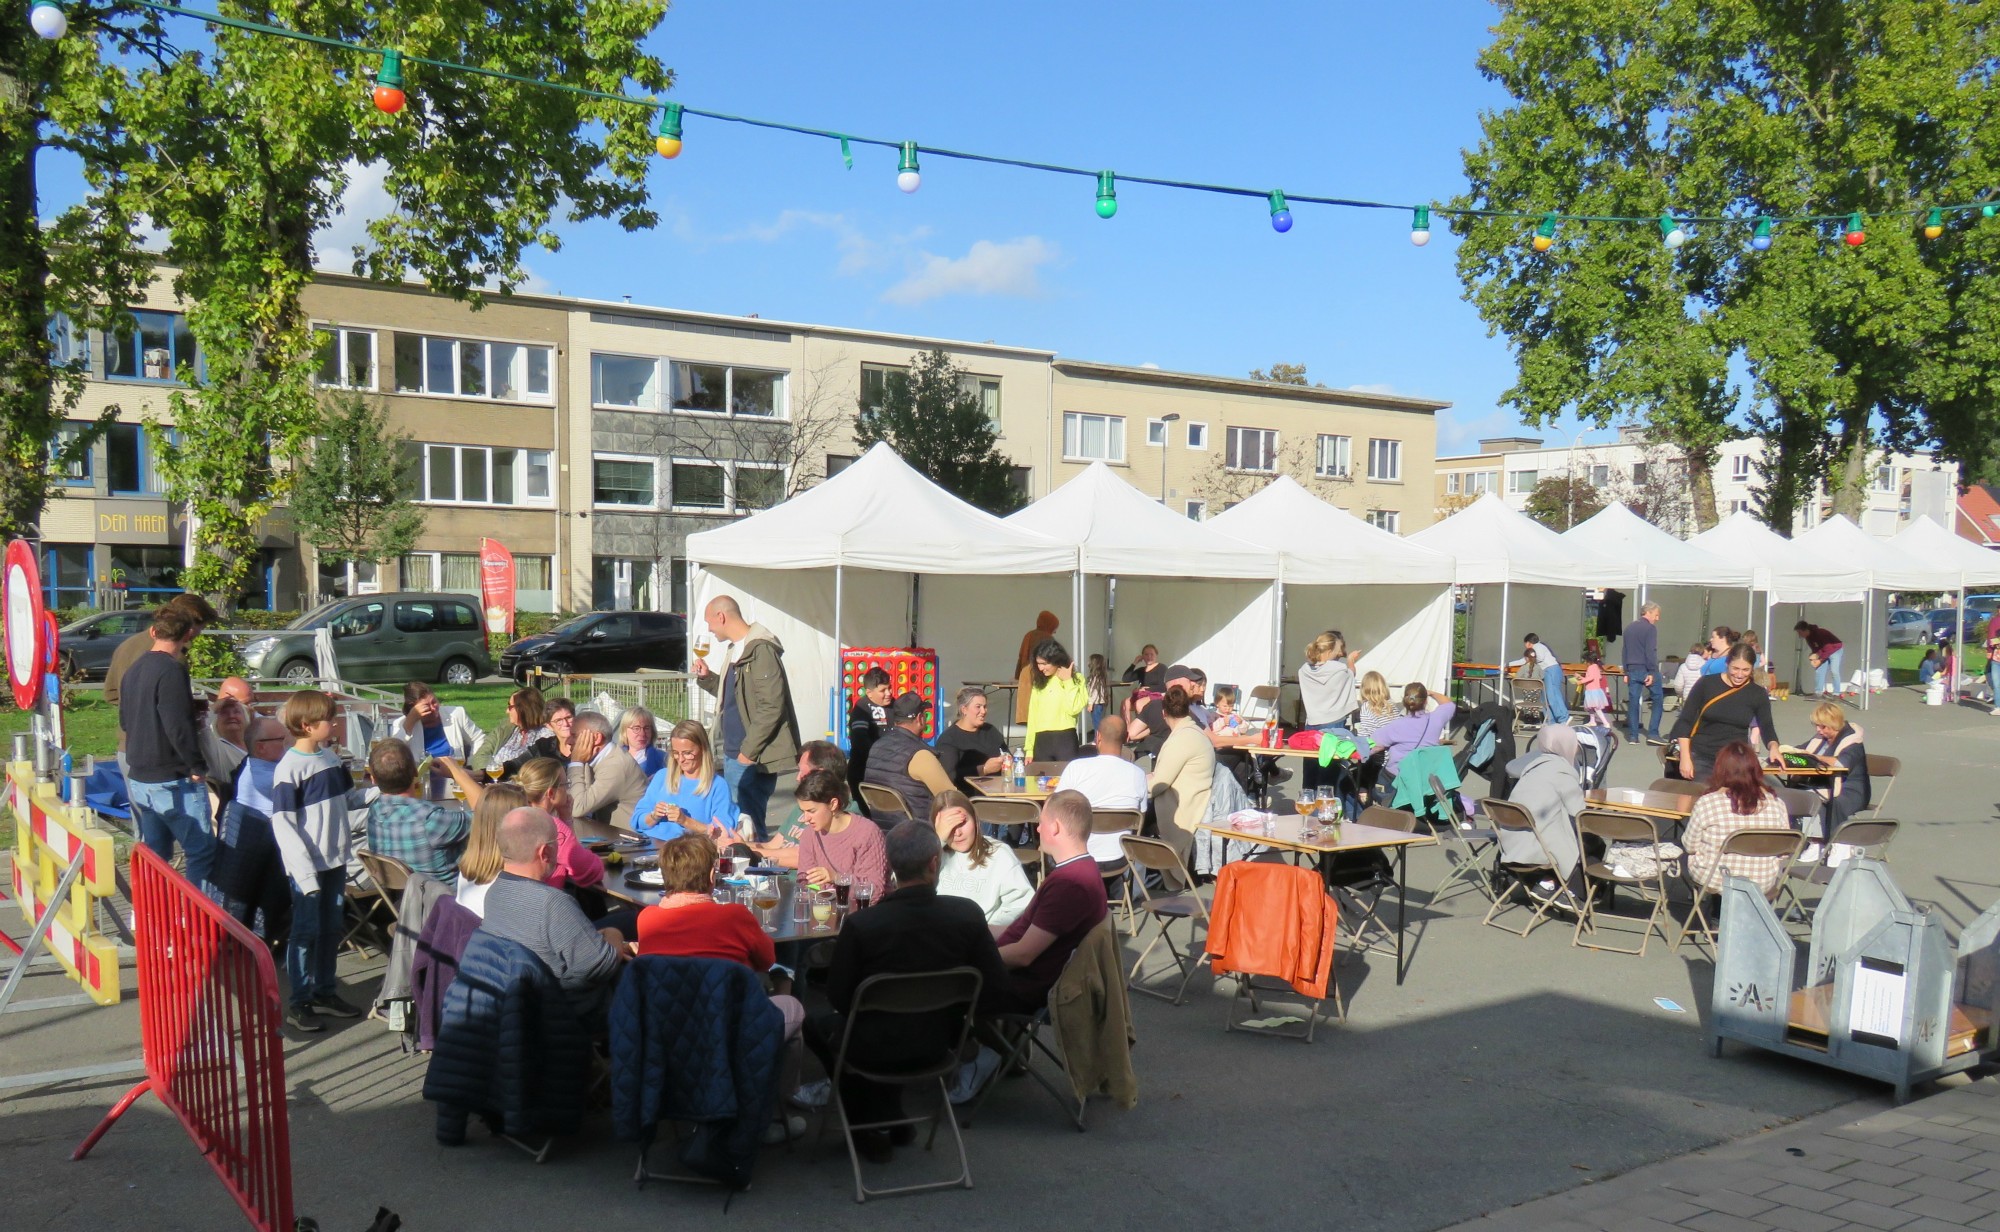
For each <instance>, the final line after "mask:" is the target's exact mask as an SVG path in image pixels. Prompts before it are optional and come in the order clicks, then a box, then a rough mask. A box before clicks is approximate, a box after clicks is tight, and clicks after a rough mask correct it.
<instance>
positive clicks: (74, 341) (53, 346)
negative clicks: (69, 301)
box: [49, 312, 90, 372]
mask: <svg viewBox="0 0 2000 1232" xmlns="http://www.w3.org/2000/svg"><path fill="white" fill-rule="evenodd" d="M49 362H50V363H52V364H54V365H56V366H57V367H59V368H60V367H63V366H65V365H67V364H75V365H77V366H78V367H79V368H81V369H83V370H84V371H85V372H88V371H89V370H90V335H89V334H88V333H86V332H85V331H83V330H81V329H78V328H77V327H76V322H74V321H72V320H70V319H69V314H68V313H67V312H58V313H55V314H53V315H52V316H50V317H49Z"/></svg>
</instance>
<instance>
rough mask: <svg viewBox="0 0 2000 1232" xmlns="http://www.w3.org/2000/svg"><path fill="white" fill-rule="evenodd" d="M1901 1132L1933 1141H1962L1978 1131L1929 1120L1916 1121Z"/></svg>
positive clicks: (1973, 1135) (1975, 1134)
mask: <svg viewBox="0 0 2000 1232" xmlns="http://www.w3.org/2000/svg"><path fill="white" fill-rule="evenodd" d="M1903 1132H1904V1133H1907V1134H1914V1135H1915V1136H1917V1137H1919V1138H1929V1139H1930V1140H1931V1141H1933V1142H1964V1141H1965V1140H1966V1139H1967V1138H1971V1137H1975V1136H1977V1132H1978V1131H1976V1130H1970V1129H1960V1128H1958V1127H1957V1126H1955V1125H1937V1124H1933V1123H1932V1122H1930V1121H1918V1122H1917V1123H1916V1124H1914V1125H1910V1126H1906V1127H1905V1128H1904V1130H1903Z"/></svg>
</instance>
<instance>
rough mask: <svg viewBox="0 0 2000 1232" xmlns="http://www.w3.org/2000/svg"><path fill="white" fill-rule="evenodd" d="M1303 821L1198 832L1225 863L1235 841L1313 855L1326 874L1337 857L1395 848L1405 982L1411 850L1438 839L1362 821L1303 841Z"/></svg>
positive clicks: (1282, 819) (1399, 957)
mask: <svg viewBox="0 0 2000 1232" xmlns="http://www.w3.org/2000/svg"><path fill="white" fill-rule="evenodd" d="M1302 824H1303V819H1302V818H1300V817H1298V816H1297V815H1296V814H1294V815H1293V816H1290V817H1286V816H1283V815H1278V816H1277V818H1276V824H1275V825H1273V826H1272V827H1271V829H1272V833H1270V834H1252V833H1250V832H1249V831H1247V830H1238V829H1235V828H1233V827H1230V826H1212V825H1210V824H1208V823H1207V822H1202V823H1201V824H1200V825H1199V826H1197V827H1196V829H1200V830H1206V831H1208V832H1209V833H1210V834H1213V835H1215V836H1216V838H1217V839H1219V840H1220V841H1221V843H1222V860H1223V862H1224V863H1228V860H1229V843H1230V841H1231V840H1232V839H1233V840H1235V841H1237V842H1240V843H1246V844H1252V845H1262V846H1265V847H1273V848H1276V849H1277V850H1279V851H1289V852H1291V853H1292V854H1293V855H1295V856H1303V855H1310V856H1312V857H1314V859H1315V861H1316V862H1317V863H1318V864H1319V867H1320V872H1321V874H1322V875H1324V874H1325V872H1326V869H1327V861H1328V860H1329V859H1330V858H1331V857H1333V856H1336V855H1339V854H1341V853H1343V852H1349V851H1380V850H1384V849H1392V850H1393V851H1394V852H1395V855H1396V983H1397V984H1399V985H1400V984H1401V983H1402V982H1403V931H1404V917H1405V914H1406V912H1407V907H1408V899H1409V891H1410V878H1409V865H1410V848H1412V847H1434V846H1436V845H1437V839H1435V838H1433V837H1432V836H1430V835H1428V834H1413V833H1407V832H1405V831H1402V830H1385V829H1383V828H1381V827H1380V826H1364V825H1362V824H1360V823H1359V822H1353V821H1343V822H1341V823H1340V838H1339V839H1338V840H1337V841H1335V840H1333V839H1331V838H1329V837H1327V836H1326V835H1325V834H1324V832H1322V834H1321V837H1319V838H1316V839H1302V838H1300V837H1299V829H1300V826H1301V825H1302Z"/></svg>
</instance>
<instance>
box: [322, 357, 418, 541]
mask: <svg viewBox="0 0 2000 1232" xmlns="http://www.w3.org/2000/svg"><path fill="white" fill-rule="evenodd" d="M409 443H410V438H409V436H408V435H407V434H404V433H400V432H397V431H395V430H394V429H392V428H391V427H390V426H389V413H388V411H387V409H386V408H384V407H383V406H382V405H381V404H380V403H378V402H375V401H373V400H372V399H369V398H367V397H364V396H362V395H361V394H358V393H349V392H342V393H338V394H334V395H332V396H331V397H329V398H328V399H327V405H326V411H325V417H324V419H323V420H322V421H321V425H320V429H319V431H318V433H317V434H316V435H315V436H314V439H313V442H312V447H311V449H310V451H309V452H308V454H307V456H306V457H305V458H303V459H302V460H301V462H300V466H299V473H298V475H297V477H296V478H295V479H294V480H293V481H292V495H291V509H292V521H293V522H294V523H295V524H296V525H297V526H298V528H299V537H300V538H301V539H304V540H305V541H306V542H308V543H310V544H312V545H313V547H314V548H315V549H316V550H317V551H318V553H319V558H320V560H321V561H323V562H326V563H329V564H336V565H344V564H347V563H349V562H352V561H361V562H364V563H371V564H381V563H382V562H383V561H387V560H393V559H395V558H396V557H398V556H401V555H402V554H403V553H405V552H407V551H409V550H410V548H411V547H412V546H413V545H415V543H416V541H417V536H418V535H421V534H422V533H423V530H424V510H423V508H422V507H421V506H419V505H417V504H415V503H413V502H412V501H411V500H410V495H409V488H410V485H409V483H408V482H407V476H406V475H405V474H404V470H405V467H406V465H407V462H408V458H407V455H406V454H405V451H404V446H406V445H408V444H409Z"/></svg>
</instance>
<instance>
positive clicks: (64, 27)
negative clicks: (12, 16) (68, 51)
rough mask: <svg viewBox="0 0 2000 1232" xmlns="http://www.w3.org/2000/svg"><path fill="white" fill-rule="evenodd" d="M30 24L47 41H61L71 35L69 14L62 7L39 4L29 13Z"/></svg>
mask: <svg viewBox="0 0 2000 1232" xmlns="http://www.w3.org/2000/svg"><path fill="white" fill-rule="evenodd" d="M28 24H29V25H30V26H33V27H34V29H35V33H36V34H39V35H41V36H42V37H43V38H45V39H59V38H61V37H62V36H63V35H65V34H68V33H69V14H67V13H65V12H63V11H62V6H61V5H56V4H37V5H36V6H35V7H34V8H32V9H30V10H29V11H28Z"/></svg>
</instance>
